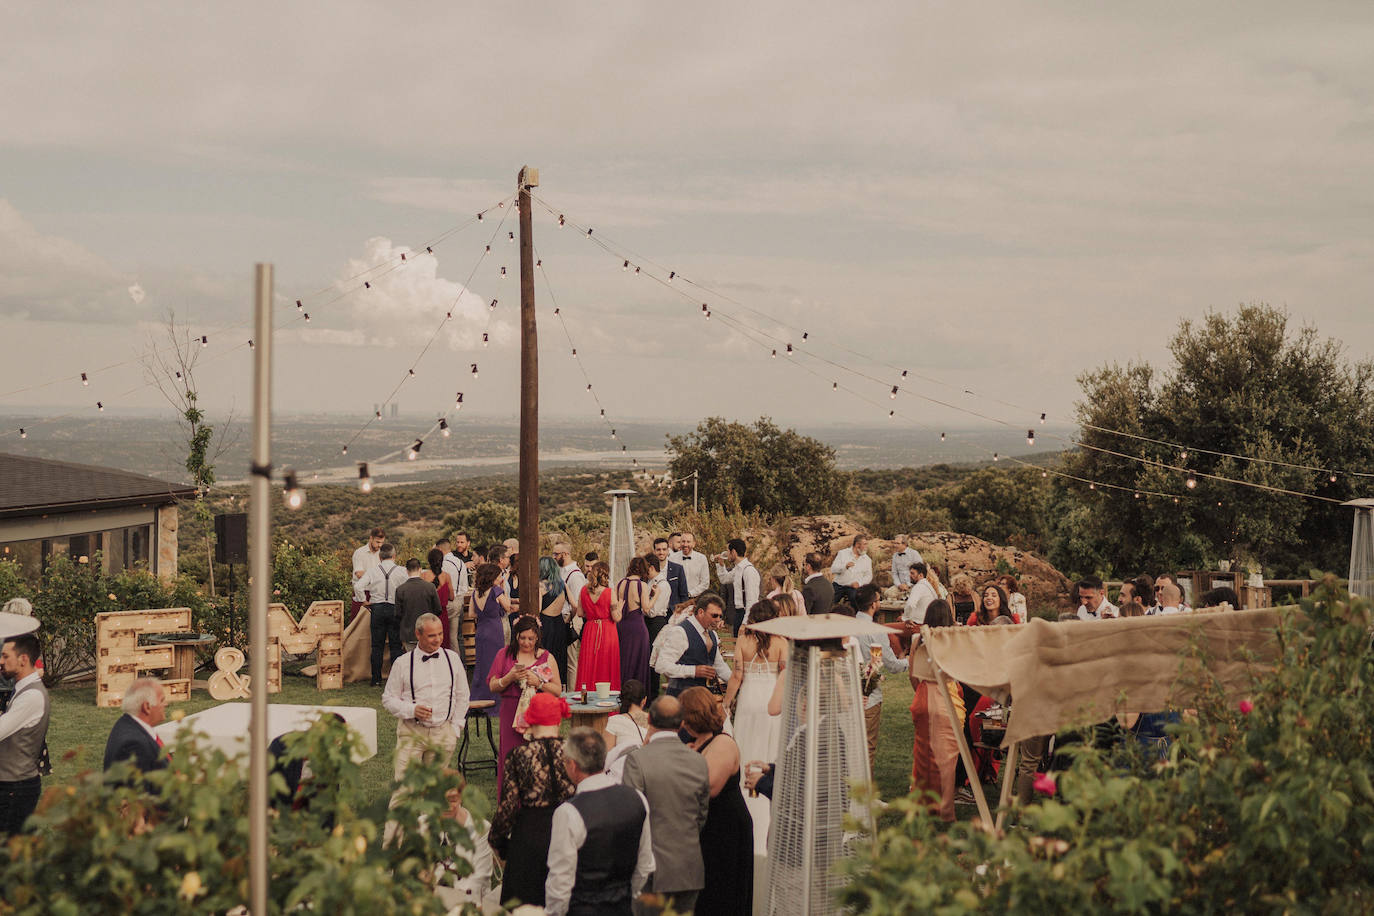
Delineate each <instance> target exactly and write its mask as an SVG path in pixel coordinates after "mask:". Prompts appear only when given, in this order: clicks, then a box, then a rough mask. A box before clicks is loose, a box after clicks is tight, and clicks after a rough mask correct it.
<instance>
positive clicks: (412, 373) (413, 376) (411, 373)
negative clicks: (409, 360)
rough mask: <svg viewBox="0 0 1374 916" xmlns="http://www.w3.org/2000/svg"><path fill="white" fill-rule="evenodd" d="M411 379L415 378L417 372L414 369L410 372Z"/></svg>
mask: <svg viewBox="0 0 1374 916" xmlns="http://www.w3.org/2000/svg"><path fill="white" fill-rule="evenodd" d="M410 377H411V378H415V370H414V369H411V370H410Z"/></svg>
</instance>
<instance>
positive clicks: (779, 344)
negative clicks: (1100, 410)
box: [539, 199, 1340, 503]
mask: <svg viewBox="0 0 1374 916" xmlns="http://www.w3.org/2000/svg"><path fill="white" fill-rule="evenodd" d="M539 203H540V205H541V206H543V207H544V208H545V209H546V210H547V211H548V212H549V213H550V214H553V213H555V212H557V211H555V210H554V208H552V207H550V206H549V205H548V203H547V202H545V201H543V200H542V199H540V200H539ZM557 219H558V223H559V225H560V226H563V225H572V226H573V227H574V228H575V229H576V230H577V231H578V232H580V233H582V234H584V235H585V237H586V238H587V239H589V240H590V241H592V242H593V243H594V244H596V245H597V246H598V247H600V248H601V249H602V250H603V251H605V252H606V253H607V254H608V255H610V256H611V257H613V258H616V259H619V260H620V261H621V269H622V270H623V271H626V272H628V271H630V270H633V271H634V273H635V275H636V276H640V275H644V276H648V277H650V278H651V279H653V280H655V281H657V282H659V283H660V285H662V286H664V287H667V288H669V289H671V290H672V291H673V292H676V293H678V295H680V296H682V297H684V298H694V297H692V296H691V295H690V293H687V292H685V291H683V290H681V289H677V288H674V287H673V285H672V284H673V280H675V279H678V274H677V273H676V271H669V275H668V277H667V278H666V279H665V278H663V277H661V276H657V275H655V274H654V273H651V272H648V271H645V270H644V269H643V267H644V266H645V265H646V264H648V265H650V266H653V267H654V268H656V269H658V270H659V271H660V272H661V271H662V270H664V269H666V268H664V267H663V266H662V265H660V264H657V263H654V262H650V261H648V260H645V261H644V262H643V263H635V262H633V261H631V260H630V258H629V257H626V256H625V255H629V254H631V252H630V251H629V249H626V248H623V247H621V246H618V245H617V243H614V242H610V241H608V240H606V239H605V237H604V236H600V237H599V236H597V235H596V234H595V231H594V229H593V228H592V227H586V226H582V225H580V224H578V223H577V222H576V221H574V220H570V219H568V217H567V216H566V214H564V213H558V216H557ZM683 279H684V280H685V278H683ZM687 282H688V284H689V285H693V286H695V287H696V288H697V289H703V290H706V289H708V288H707V287H704V286H701V285H700V284H694V283H691V281H687ZM715 295H717V296H719V297H720V298H722V299H726V300H728V301H732V302H733V301H734V300H730V299H729V297H727V296H724V295H721V294H719V293H716V294H715ZM745 308H748V309H749V311H752V312H755V313H757V314H760V315H764V316H765V317H768V318H769V319H770V320H775V321H776V319H774V318H773V317H772V316H770V315H767V313H764V312H762V311H760V310H758V309H754V308H752V307H749V306H745ZM701 311H702V314H703V316H704V317H705V318H706V320H708V321H709V320H710V318H711V316H712V315H713V314H715V315H717V316H718V317H720V318H721V320H722V321H723V322H724V323H727V324H729V325H731V326H733V327H735V328H736V329H737V330H740V329H743V328H748V329H749V330H750V331H751V332H753V334H756V335H759V336H762V337H763V338H765V339H767V340H768V341H769V342H771V343H772V344H775V345H776V346H771V347H767V345H764V346H765V347H767V348H768V349H770V351H771V352H770V355H771V356H772V357H773V358H776V357H777V356H778V352H779V348H782V350H783V352H784V353H785V354H786V355H787V356H792V355H794V354H800V355H803V356H806V357H809V358H811V359H814V360H817V361H819V362H821V363H823V364H825V365H827V366H829V367H831V368H834V369H837V370H839V371H842V372H847V373H850V374H852V375H854V376H856V377H858V378H861V379H865V380H867V381H870V382H873V383H875V384H879V385H883V386H886V385H887V383H886V382H885V381H883V380H882V379H879V378H877V377H875V376H873V375H871V374H869V373H867V372H864V371H862V370H859V369H855V368H853V367H851V366H848V365H845V364H843V363H840V362H839V361H837V360H834V359H831V358H828V357H826V356H823V355H821V354H819V353H816V352H815V351H814V350H813V349H811V348H808V347H804V346H801V345H800V344H794V343H793V342H792V341H789V340H786V339H784V338H780V337H778V336H777V335H775V334H772V333H770V332H769V331H766V330H764V329H761V328H756V327H753V326H750V325H747V324H746V323H745V322H743V321H742V320H740V319H739V318H737V317H736V316H732V315H729V314H727V313H725V312H723V311H721V310H720V309H719V307H718V306H717V307H714V308H713V307H712V306H711V305H710V304H709V303H706V302H703V303H702V304H701ZM778 324H780V325H783V326H787V327H794V329H795V326H790V325H787V324H786V323H785V322H781V321H779V322H778ZM810 336H811V335H810V334H809V333H808V332H806V331H804V330H803V331H802V337H803V340H809V339H810ZM750 340H751V341H753V342H754V343H756V344H757V343H759V341H757V340H754V338H752V337H750ZM846 349H847V348H846ZM850 352H854V351H850ZM859 355H860V356H862V354H859ZM793 362H795V363H797V364H798V365H800V362H798V361H796V360H793ZM894 368H895V367H894ZM909 375H912V373H910V372H908V371H907V370H901V376H900V377H901V378H902V379H905V378H906V377H908V376H909ZM918 377H919V376H918ZM937 382H938V380H937ZM940 384H943V383H940ZM832 387H833V388H835V389H836V390H838V388H839V386H838V382H834V381H832ZM964 391H965V393H968V394H971V395H972V394H976V393H975V392H973V391H972V390H970V389H964ZM899 393H900V394H907V395H910V396H913V397H916V398H919V399H921V400H924V401H927V402H929V403H932V404H936V405H939V406H942V407H945V408H948V409H951V410H955V411H957V412H960V413H963V414H966V415H969V416H973V417H977V418H979V419H982V420H985V421H988V422H991V423H995V424H998V425H1000V426H1003V427H1006V428H1009V429H1014V428H1019V427H1018V426H1017V425H1016V424H1013V423H1011V422H1010V421H1007V420H1005V419H1002V418H999V417H994V416H991V415H989V414H985V413H983V412H981V411H977V410H974V409H972V408H968V407H965V406H962V405H958V404H953V403H950V402H949V401H945V400H942V399H939V398H934V397H931V396H930V395H926V394H923V393H921V392H919V391H914V390H912V389H910V388H906V389H903V388H902V387H901V386H900V385H893V386H892V387H891V390H890V396H891V397H892V398H893V399H895V398H896V397H897V395H898V394H899ZM999 403H1003V404H1006V405H1007V406H1010V407H1013V408H1016V409H1025V408H1022V407H1019V406H1018V405H1014V404H1011V403H1010V402H999ZM889 416H895V412H893V411H889ZM1039 418H1040V423H1041V424H1044V423H1045V421H1046V419H1047V413H1046V412H1041V413H1040V415H1039ZM1044 435H1047V436H1049V437H1051V438H1054V439H1058V440H1060V441H1063V442H1064V443H1066V444H1067V445H1071V446H1079V447H1084V448H1096V450H1098V451H1103V452H1107V453H1109V454H1113V455H1115V456H1117V457H1120V458H1122V459H1125V460H1130V461H1136V462H1139V463H1142V464H1146V465H1153V466H1158V467H1165V468H1173V469H1175V470H1179V471H1181V472H1186V470H1187V469H1186V468H1179V467H1175V466H1171V465H1167V464H1164V463H1163V462H1158V461H1155V460H1154V459H1147V458H1142V457H1140V456H1135V455H1129V454H1125V453H1121V452H1113V451H1111V450H1109V449H1101V448H1097V447H1093V446H1089V445H1087V444H1086V443H1083V442H1081V441H1079V440H1077V439H1074V438H1071V437H1065V436H1061V435H1059V434H1056V433H1045V434H1044ZM1034 437H1035V432H1034V429H1033V428H1031V429H1029V430H1028V431H1027V439H1028V442H1030V443H1031V444H1033V442H1034ZM1209 453H1211V454H1217V455H1223V456H1224V455H1227V453H1223V452H1214V451H1213V452H1209ZM1231 457H1237V458H1242V459H1247V460H1248V459H1249V458H1250V456H1231ZM1253 460H1256V461H1265V459H1253ZM1272 463H1276V464H1286V463H1284V462H1272ZM1307 469H1309V470H1318V471H1323V472H1325V471H1324V469H1321V468H1316V467H1308V468H1307ZM1331 474H1332V476H1333V477H1334V475H1335V472H1331ZM1060 476H1064V477H1066V478H1070V479H1073V477H1074V475H1067V474H1066V475H1060ZM1202 476H1205V477H1207V478H1210V479H1215V480H1219V481H1224V482H1227V483H1231V484H1234V485H1237V486H1244V487H1251V488H1254V489H1260V490H1268V491H1271V492H1282V493H1285V494H1287V495H1293V496H1299V497H1302V498H1310V499H1315V500H1318V501H1322V502H1327V503H1339V502H1340V500H1337V499H1332V498H1331V497H1325V496H1320V495H1318V494H1315V493H1302V492H1300V491H1296V490H1285V489H1283V488H1275V487H1272V486H1270V485H1267V484H1260V483H1256V482H1254V481H1247V480H1241V479H1236V478H1230V477H1226V476H1224V475H1219V474H1211V473H1209V474H1205V475H1202ZM1193 480H1194V483H1193V485H1192V486H1196V478H1193ZM1088 482H1089V483H1090V484H1092V485H1094V488H1095V487H1096V485H1097V484H1099V483H1101V485H1102V486H1104V487H1107V488H1113V489H1120V490H1124V491H1127V492H1132V493H1134V492H1136V491H1135V489H1134V488H1129V487H1121V486H1119V485H1114V484H1107V483H1104V482H1098V481H1088ZM1156 495H1169V496H1170V497H1171V498H1172V494H1156Z"/></svg>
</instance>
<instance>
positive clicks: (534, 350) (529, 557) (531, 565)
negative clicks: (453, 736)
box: [516, 166, 539, 616]
mask: <svg viewBox="0 0 1374 916" xmlns="http://www.w3.org/2000/svg"><path fill="white" fill-rule="evenodd" d="M516 184H517V185H518V187H519V191H520V196H519V207H520V536H519V540H520V566H519V569H517V570H516V574H517V575H518V576H519V577H520V609H521V610H522V611H523V612H524V613H526V614H534V615H536V616H538V614H539V333H538V329H537V326H536V322H535V317H534V236H533V234H532V223H533V213H532V212H531V211H532V210H533V209H534V208H533V207H532V206H531V205H530V188H537V187H538V186H539V170H538V169H532V168H530V167H529V166H525V167H524V168H522V169H521V170H520V174H519V175H518V176H517V177H516Z"/></svg>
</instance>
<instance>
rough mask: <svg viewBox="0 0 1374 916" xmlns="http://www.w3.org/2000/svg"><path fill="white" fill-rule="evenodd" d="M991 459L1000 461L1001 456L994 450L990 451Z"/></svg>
mask: <svg viewBox="0 0 1374 916" xmlns="http://www.w3.org/2000/svg"><path fill="white" fill-rule="evenodd" d="M992 460H993V461H1001V460H1002V457H1001V456H1000V455H998V454H997V453H996V452H993V453H992Z"/></svg>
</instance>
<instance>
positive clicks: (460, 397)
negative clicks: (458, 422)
mask: <svg viewBox="0 0 1374 916" xmlns="http://www.w3.org/2000/svg"><path fill="white" fill-rule="evenodd" d="M455 400H456V401H457V406H456V407H454V409H455V410H459V409H461V408H462V406H463V392H461V391H460V392H458V397H457V398H456V399H455Z"/></svg>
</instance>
